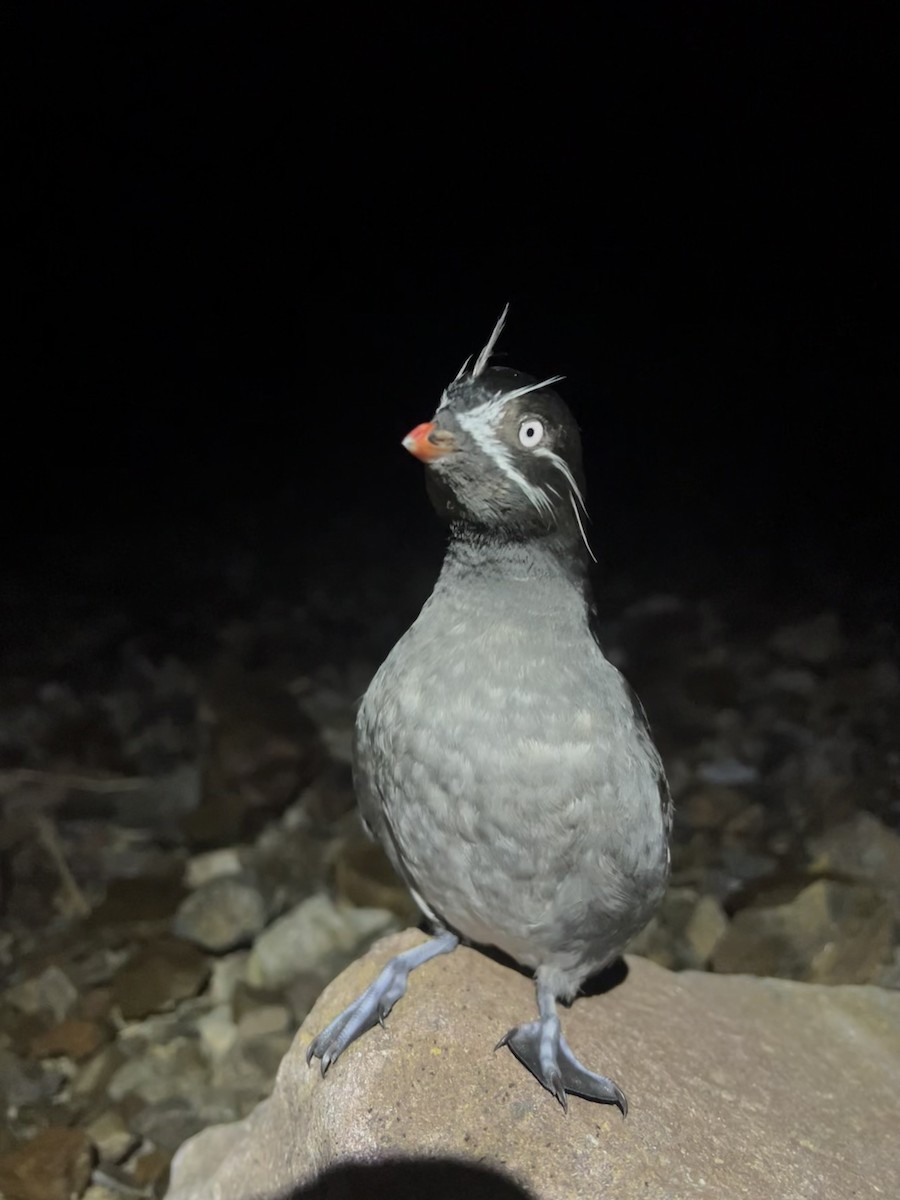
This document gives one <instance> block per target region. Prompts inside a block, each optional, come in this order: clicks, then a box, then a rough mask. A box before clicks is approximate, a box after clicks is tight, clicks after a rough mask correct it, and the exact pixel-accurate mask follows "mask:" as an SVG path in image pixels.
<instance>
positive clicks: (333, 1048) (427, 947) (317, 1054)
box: [306, 930, 459, 1075]
mask: <svg viewBox="0 0 900 1200" xmlns="http://www.w3.org/2000/svg"><path fill="white" fill-rule="evenodd" d="M458 945H459V938H458V937H457V936H456V934H455V933H450V932H449V931H448V930H441V932H440V933H438V934H437V935H436V936H435V937H433V938H432V939H431V941H428V942H423V943H422V945H421V946H413V948H412V949H411V950H404V952H403V953H402V954H398V955H397V957H396V958H392V959H391V961H390V962H389V963H388V964H387V966H386V967H385V968H384V970H383V971H382V972H381V974H380V975H379V976H378V978H377V979H376V980H375V982H374V983H371V984H370V985H369V986H368V987H367V988H366V990H365V991H364V992H363V994H362V995H361V996H359V997H357V999H356V1000H354V1001H353V1003H352V1004H351V1005H350V1006H349V1007H348V1008H345V1009H344V1011H343V1012H342V1013H341V1014H340V1015H339V1016H337V1017H335V1018H334V1020H333V1021H332V1022H331V1024H330V1025H328V1026H327V1027H326V1028H325V1029H323V1030H322V1032H321V1033H320V1034H319V1035H318V1036H317V1037H314V1038H313V1040H312V1041H311V1042H310V1044H309V1049H308V1050H307V1051H306V1061H307V1062H308V1063H310V1062H312V1060H313V1059H314V1058H318V1059H321V1063H322V1074H323V1075H324V1074H325V1072H326V1071H327V1070H328V1068H329V1067H330V1066H331V1064H332V1063H333V1062H336V1061H337V1059H338V1057H339V1056H340V1055H341V1054H343V1052H344V1051H345V1050H346V1049H347V1047H348V1046H349V1045H350V1043H351V1042H355V1041H356V1039H357V1038H358V1037H360V1036H361V1035H362V1034H364V1033H365V1032H366V1030H367V1029H371V1028H372V1027H373V1026H375V1025H377V1024H382V1025H383V1024H384V1018H385V1017H386V1016H387V1015H388V1013H389V1012H390V1011H391V1009H392V1008H393V1007H394V1005H395V1004H396V1003H397V1001H398V1000H399V999H400V997H401V996H402V995H403V993H404V992H405V991H406V981H407V979H408V978H409V973H410V971H413V970H415V968H416V967H421V965H422V963H426V962H428V960H429V959H431V958H437V956H438V955H439V954H449V953H450V951H451V950H455V949H456V947H457V946H458Z"/></svg>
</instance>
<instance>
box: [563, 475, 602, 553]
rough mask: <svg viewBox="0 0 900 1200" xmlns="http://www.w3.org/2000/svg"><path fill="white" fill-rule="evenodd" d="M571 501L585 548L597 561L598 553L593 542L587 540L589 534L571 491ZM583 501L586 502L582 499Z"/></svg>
mask: <svg viewBox="0 0 900 1200" xmlns="http://www.w3.org/2000/svg"><path fill="white" fill-rule="evenodd" d="M569 503H570V504H571V505H572V512H573V513H574V514H575V520H576V521H577V522H578V532H579V533H580V534H581V540H582V541H583V542H584V546H585V549H586V550H587V552H588V554H589V555H590V556H591V558H592V559H593V560H594V562H596V561H597V555H596V554H595V553H594V552H593V550H592V549H591V544H590V542H589V541H588V540H587V534H586V533H585V532H584V526H583V525H582V523H581V513H580V512H579V511H578V505H577V504H576V503H575V497H574V496H573V495H572V493H571V492H569ZM582 503H584V502H583V501H582Z"/></svg>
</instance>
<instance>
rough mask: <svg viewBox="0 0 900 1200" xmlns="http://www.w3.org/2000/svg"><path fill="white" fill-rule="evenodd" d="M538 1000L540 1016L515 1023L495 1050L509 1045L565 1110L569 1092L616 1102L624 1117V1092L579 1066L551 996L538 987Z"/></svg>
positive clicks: (626, 1106)
mask: <svg viewBox="0 0 900 1200" xmlns="http://www.w3.org/2000/svg"><path fill="white" fill-rule="evenodd" d="M538 1002H539V1004H540V1008H541V1016H540V1019H539V1020H537V1021H531V1022H529V1024H527V1025H517V1026H516V1027H515V1029H511V1030H510V1031H509V1033H507V1034H505V1035H504V1036H503V1037H502V1038H501V1039H500V1041H499V1042H498V1043H497V1046H496V1047H495V1049H499V1048H500V1047H501V1046H509V1048H510V1050H512V1052H513V1054H514V1055H515V1056H516V1058H517V1059H518V1060H519V1062H520V1063H522V1065H523V1066H525V1067H527V1068H528V1070H529V1071H530V1072H531V1073H532V1075H533V1076H534V1077H535V1079H536V1080H537V1081H538V1083H540V1084H543V1086H544V1087H545V1088H546V1089H547V1091H548V1092H552V1093H553V1095H554V1096H555V1097H556V1098H557V1100H558V1101H559V1102H560V1104H561V1105H562V1106H563V1109H564V1110H565V1111H568V1107H569V1105H568V1101H567V1099H566V1094H567V1093H568V1094H569V1095H572V1096H582V1097H583V1098H584V1099H585V1100H596V1101H598V1102H599V1103H600V1104H616V1105H618V1107H619V1108H620V1109H621V1110H622V1116H623V1117H624V1116H626V1115H627V1113H628V1101H627V1100H626V1099H625V1093H624V1092H623V1091H622V1089H621V1088H620V1087H619V1086H618V1085H617V1084H615V1083H613V1081H612V1080H611V1079H607V1078H606V1076H605V1075H597V1074H595V1073H594V1072H593V1071H589V1070H588V1069H587V1067H583V1066H582V1065H581V1063H580V1062H579V1061H578V1059H577V1058H576V1057H575V1055H574V1054H573V1053H572V1050H571V1049H570V1047H569V1043H568V1042H567V1041H566V1039H565V1038H564V1037H563V1035H562V1030H561V1029H560V1024H559V1017H558V1016H557V1015H556V1004H555V1002H554V998H553V996H552V995H548V994H546V993H544V994H542V993H541V989H540V986H539V989H538Z"/></svg>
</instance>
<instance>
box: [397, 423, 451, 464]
mask: <svg viewBox="0 0 900 1200" xmlns="http://www.w3.org/2000/svg"><path fill="white" fill-rule="evenodd" d="M403 448H404V450H408V451H409V452H410V454H412V455H413V457H414V458H417V459H419V461H420V462H424V463H430V462H434V460H435V459H436V458H441V457H443V455H445V454H450V453H451V452H452V451H453V450H455V449H456V439H455V438H454V436H453V434H452V433H447V432H446V431H445V430H443V429H438V428H437V426H436V425H435V423H434V421H425V422H424V423H423V424H422V425H417V426H416V427H415V429H411V430H410V431H409V433H408V434H407V435H406V437H405V438H404V439H403Z"/></svg>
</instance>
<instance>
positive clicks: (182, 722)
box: [0, 546, 900, 1200]
mask: <svg viewBox="0 0 900 1200" xmlns="http://www.w3.org/2000/svg"><path fill="white" fill-rule="evenodd" d="M176 557H177V556H176ZM166 561H167V563H168V564H169V567H168V568H167V569H169V570H172V571H173V575H172V577H173V578H177V579H179V580H181V583H180V584H179V586H178V588H174V586H173V587H169V586H167V581H163V583H162V584H160V583H159V580H157V584H158V586H157V587H156V588H155V589H150V592H146V593H145V592H144V591H142V588H141V587H138V586H130V585H129V584H128V581H125V582H121V581H120V584H121V586H118V585H113V584H110V582H109V573H108V562H109V558H108V556H106V557H104V558H103V560H102V562H103V563H105V564H106V566H103V565H102V564H101V565H98V566H97V570H96V572H95V574H94V575H93V576H91V574H90V571H88V572H87V574H86V575H85V574H84V572H82V574H81V575H80V576H79V584H78V586H77V587H76V586H75V585H74V584H72V585H71V586H69V585H68V584H67V585H66V586H63V587H61V586H58V581H57V586H54V587H48V586H47V585H46V581H45V580H43V581H42V580H35V579H34V577H31V578H29V579H28V580H27V581H22V582H19V583H16V584H15V585H9V586H8V587H7V588H6V590H5V591H4V592H3V593H2V594H0V605H2V613H0V616H2V627H3V630H4V645H5V656H4V657H5V661H4V664H3V668H2V674H0V801H2V820H0V905H2V933H0V973H2V974H0V979H2V992H0V1103H2V1105H3V1109H4V1113H5V1119H4V1122H3V1123H2V1126H0V1195H2V1196H3V1197H4V1198H5V1200H69V1197H71V1196H75V1197H87V1198H88V1200H118V1198H121V1197H154V1196H156V1197H159V1196H162V1195H163V1193H164V1191H165V1188H166V1186H167V1176H168V1169H169V1164H170V1160H171V1157H172V1155H173V1153H174V1152H175V1150H176V1149H177V1148H178V1147H179V1145H181V1143H182V1142H183V1141H184V1140H185V1139H186V1138H187V1137H189V1136H190V1135H192V1134H194V1133H196V1132H197V1131H199V1130H201V1129H203V1128H204V1127H206V1126H208V1125H211V1124H218V1123H222V1122H228V1121H233V1120H236V1119H240V1118H242V1117H245V1116H246V1115H247V1114H248V1113H249V1112H250V1111H251V1110H252V1109H253V1107H254V1106H255V1105H256V1103H257V1102H258V1101H259V1100H260V1099H261V1098H262V1097H264V1096H265V1095H267V1094H268V1093H269V1092H270V1091H271V1088H272V1084H273V1079H274V1075H275V1071H276V1068H277V1066H278V1064H279V1062H280V1061H281V1059H282V1057H283V1056H284V1054H285V1053H286V1051H287V1049H288V1047H289V1045H290V1043H291V1039H292V1036H293V1034H294V1032H295V1031H296V1030H297V1028H298V1027H299V1025H300V1023H301V1022H302V1021H303V1019H304V1018H305V1017H306V1015H307V1013H308V1012H309V1010H310V1008H311V1007H312V1005H313V1003H314V1001H315V1000H316V997H317V996H318V995H319V993H320V992H321V990H322V988H323V987H324V985H325V984H326V983H327V982H328V981H329V980H331V979H333V978H334V977H335V976H336V975H337V974H338V972H339V971H341V970H342V969H343V968H344V967H345V966H346V965H347V964H348V963H349V962H350V961H351V960H353V959H354V958H356V957H357V956H358V955H359V954H360V953H361V952H362V951H363V950H364V949H365V948H366V947H367V946H368V945H369V944H370V943H371V942H372V941H373V940H374V939H375V938H377V937H379V936H381V935H382V934H384V933H386V932H390V931H393V930H399V929H401V928H404V927H405V926H407V925H408V924H410V923H415V921H416V916H415V910H414V908H413V906H412V904H411V902H410V899H409V897H408V896H407V894H406V893H405V891H404V889H403V888H402V887H401V886H400V885H399V884H398V882H397V881H396V879H394V878H393V877H392V875H391V872H390V870H389V868H388V866H387V864H386V862H385V861H384V859H383V858H382V856H381V855H380V854H379V853H378V852H377V851H376V850H375V849H374V848H373V847H372V846H370V845H369V844H368V843H367V842H366V840H365V839H364V838H363V836H362V835H361V833H360V831H359V828H358V826H357V822H356V818H355V815H354V810H353V797H352V791H351V784H350V774H349V765H348V756H349V746H350V731H351V726H352V720H353V711H354V704H355V701H356V700H357V698H358V697H359V695H360V694H361V692H362V691H363V689H364V688H365V686H366V683H367V681H368V679H369V677H370V675H371V673H372V671H373V670H374V669H375V667H376V666H377V664H378V661H379V660H380V658H381V657H382V655H383V654H384V652H385V651H386V649H387V648H388V647H389V646H390V645H391V643H392V642H393V640H394V639H395V637H396V636H397V635H398V634H399V632H401V631H402V629H403V628H404V627H405V625H406V624H408V621H409V618H410V616H411V615H412V614H414V612H415V611H416V609H417V607H418V605H419V603H420V602H421V600H422V599H423V597H424V595H425V594H426V593H427V590H428V587H429V583H430V578H431V576H432V574H433V570H434V563H433V561H429V562H426V563H425V564H424V565H422V566H421V567H417V568H416V569H415V570H414V571H410V569H409V567H408V565H405V564H404V559H403V557H402V556H401V557H399V558H398V557H397V556H396V555H391V554H383V553H382V554H380V555H379V554H377V553H374V552H367V553H363V554H361V555H359V556H357V558H356V560H355V561H354V564H353V566H352V567H351V566H350V565H348V564H346V563H343V562H336V563H334V562H332V563H325V564H324V565H323V563H321V562H320V563H316V564H310V563H307V564H306V565H305V566H304V565H303V564H300V565H297V564H295V565H294V566H293V567H292V569H291V570H290V571H286V572H283V573H282V574H281V576H280V577H279V578H278V579H273V578H272V577H270V576H267V575H266V572H265V571H264V570H262V569H261V568H260V560H259V556H258V555H256V554H255V553H254V551H253V549H252V548H248V547H247V546H245V547H244V549H242V550H234V549H228V550H227V551H224V550H222V548H221V547H214V548H211V549H210V550H209V552H208V554H207V555H206V557H203V556H202V555H201V556H199V557H198V555H197V554H196V552H195V551H194V550H192V551H191V552H190V554H187V552H185V558H184V560H183V561H182V562H181V563H178V562H176V563H175V566H174V568H173V567H172V566H171V564H172V561H173V560H172V558H171V555H170V557H169V558H168V559H167V560H166ZM83 565H84V564H82V566H83ZM88 565H90V564H88ZM24 579H25V577H24V576H23V580H24ZM85 580H87V582H85ZM310 580H314V581H315V582H314V583H313V584H311V583H310V582H309V581H310ZM185 581H188V582H187V583H185ZM132 584H133V581H132ZM98 597H99V599H98ZM361 598H363V603H362V604H361ZM601 609H602V611H603V613H604V614H605V615H606V617H607V624H606V630H605V635H606V637H605V640H606V646H607V649H608V652H609V654H610V656H611V657H612V658H613V659H614V661H616V662H617V663H618V664H619V665H620V666H622V668H623V669H624V670H625V672H626V674H628V675H629V677H630V678H631V680H632V682H633V683H634V684H635V685H636V687H637V688H638V690H639V691H640V693H641V695H642V697H643V699H644V702H645V706H646V708H647V710H648V712H649V714H650V717H651V720H652V722H653V725H654V728H655V730H656V733H657V736H658V740H659V742H660V745H661V748H662V749H663V751H664V755H665V758H666V762H667V765H668V771H669V777H670V781H671V785H672V791H673V794H674V796H675V799H676V803H677V811H678V816H677V824H676V832H675V846H674V854H673V866H674V873H673V880H672V887H671V889H670V892H669V895H668V897H667V900H666V902H665V904H664V906H663V909H662V911H661V912H660V914H659V916H658V917H657V918H656V919H655V920H654V922H653V923H652V924H651V926H650V927H649V928H648V929H647V930H646V931H645V932H644V933H643V934H642V935H641V936H640V938H639V939H638V941H637V943H636V944H635V945H634V947H633V950H634V952H636V953H638V954H640V955H645V956H647V957H649V958H651V959H653V960H655V961H656V962H658V963H660V964H662V965H664V966H667V967H672V968H675V969H683V968H693V969H697V970H701V971H710V972H717V973H750V974H755V975H771V976H779V977H782V978H785V979H793V980H804V981H809V982H814V983H820V984H848V983H849V984H856V983H871V984H876V985H879V986H880V987H883V988H891V989H897V988H900V835H898V832H897V830H898V827H900V736H898V730H900V669H898V661H900V655H898V649H900V647H898V633H897V630H896V628H895V627H894V626H893V625H892V624H891V623H890V621H889V620H888V619H887V617H886V613H887V612H888V609H887V608H886V606H885V604H884V601H883V598H879V597H876V598H875V599H873V600H872V601H871V603H870V602H868V601H867V600H866V599H865V598H864V599H863V600H862V601H860V602H858V603H856V604H854V605H850V606H847V605H845V604H843V603H841V604H840V605H838V604H836V603H822V602H821V600H820V601H818V602H815V601H814V602H811V603H810V602H807V603H805V604H797V605H794V606H793V607H791V608H790V609H789V608H787V607H786V606H785V605H778V606H775V605H773V604H772V603H771V601H769V600H767V599H766V598H765V597H764V596H761V595H754V594H753V592H752V589H751V590H750V591H749V592H748V590H747V588H746V587H743V588H741V589H739V590H736V589H733V590H729V589H728V588H726V587H724V586H723V587H721V588H719V589H716V588H713V587H709V588H706V589H704V592H703V594H702V595H698V594H697V590H696V589H694V590H693V591H691V590H690V589H684V590H675V591H673V592H666V593H665V594H662V593H661V592H660V591H659V590H658V588H657V589H656V590H655V591H648V590H647V589H646V588H645V587H643V586H642V585H639V584H636V583H633V582H628V581H623V580H617V579H611V580H608V581H607V582H606V584H605V586H604V587H603V589H602V591H601Z"/></svg>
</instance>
